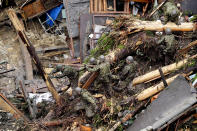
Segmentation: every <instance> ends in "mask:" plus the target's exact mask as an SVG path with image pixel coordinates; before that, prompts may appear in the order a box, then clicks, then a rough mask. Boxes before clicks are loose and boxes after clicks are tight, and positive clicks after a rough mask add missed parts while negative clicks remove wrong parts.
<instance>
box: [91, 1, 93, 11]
mask: <svg viewBox="0 0 197 131" xmlns="http://www.w3.org/2000/svg"><path fill="white" fill-rule="evenodd" d="M90 13H93V0H90Z"/></svg>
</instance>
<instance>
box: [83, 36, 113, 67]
mask: <svg viewBox="0 0 197 131" xmlns="http://www.w3.org/2000/svg"><path fill="white" fill-rule="evenodd" d="M113 46H114V39H113V38H111V37H110V36H109V35H108V34H103V35H102V36H101V38H100V39H99V40H98V42H97V46H96V47H95V48H94V49H92V50H91V51H90V56H89V57H88V58H87V59H85V61H84V63H86V64H87V63H88V61H89V60H90V58H91V57H95V58H97V57H98V56H100V55H106V54H107V53H108V52H109V51H110V50H111V49H112V48H113Z"/></svg>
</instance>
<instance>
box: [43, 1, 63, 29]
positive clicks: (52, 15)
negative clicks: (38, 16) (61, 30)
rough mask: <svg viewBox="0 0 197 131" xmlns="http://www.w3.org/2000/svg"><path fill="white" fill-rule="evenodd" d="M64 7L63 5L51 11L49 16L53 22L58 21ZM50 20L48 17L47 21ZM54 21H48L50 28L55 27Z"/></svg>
mask: <svg viewBox="0 0 197 131" xmlns="http://www.w3.org/2000/svg"><path fill="white" fill-rule="evenodd" d="M62 7H63V4H61V5H60V6H58V7H55V8H53V9H51V10H50V11H48V14H49V15H50V16H51V18H52V19H53V21H55V20H56V19H57V17H58V15H59V13H60V12H61V9H62ZM48 19H49V17H48V16H47V18H46V20H48ZM53 21H52V20H48V21H47V22H46V23H47V25H49V26H53V24H54V23H53Z"/></svg>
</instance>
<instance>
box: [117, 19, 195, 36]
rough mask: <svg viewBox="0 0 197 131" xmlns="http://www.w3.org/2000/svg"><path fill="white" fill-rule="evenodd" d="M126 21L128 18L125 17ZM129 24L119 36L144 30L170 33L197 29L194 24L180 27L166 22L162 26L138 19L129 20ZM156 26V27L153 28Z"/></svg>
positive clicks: (185, 24)
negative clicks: (168, 29) (169, 31)
mask: <svg viewBox="0 0 197 131" xmlns="http://www.w3.org/2000/svg"><path fill="white" fill-rule="evenodd" d="M125 17H127V18H128V19H130V18H129V16H125ZM130 21H131V22H127V23H125V24H126V27H127V29H126V30H124V31H120V32H119V34H120V35H124V34H128V33H129V32H131V31H133V30H145V31H165V29H166V28H170V29H171V30H172V31H174V32H176V31H195V30H196V28H197V25H196V23H192V22H186V23H181V24H180V25H176V24H175V23H173V22H168V23H167V24H165V25H163V24H162V23H161V21H142V20H139V19H131V20H130ZM155 25H156V26H155Z"/></svg>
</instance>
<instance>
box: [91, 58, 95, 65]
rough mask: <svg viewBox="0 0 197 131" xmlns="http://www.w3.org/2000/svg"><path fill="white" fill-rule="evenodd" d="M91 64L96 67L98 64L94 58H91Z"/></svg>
mask: <svg viewBox="0 0 197 131" xmlns="http://www.w3.org/2000/svg"><path fill="white" fill-rule="evenodd" d="M90 64H91V65H95V64H96V59H95V58H94V57H91V58H90Z"/></svg>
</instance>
